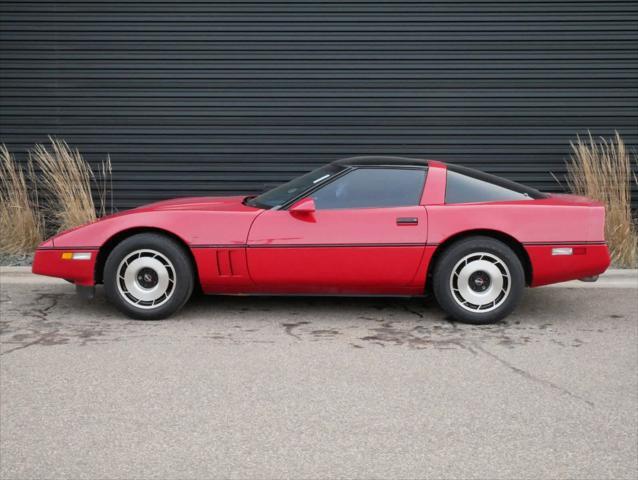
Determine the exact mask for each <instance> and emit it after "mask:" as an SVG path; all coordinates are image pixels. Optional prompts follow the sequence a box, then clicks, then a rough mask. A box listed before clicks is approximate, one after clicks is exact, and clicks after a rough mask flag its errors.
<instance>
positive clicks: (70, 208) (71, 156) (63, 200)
mask: <svg viewBox="0 0 638 480" xmlns="http://www.w3.org/2000/svg"><path fill="white" fill-rule="evenodd" d="M50 140H51V146H50V148H49V149H47V147H45V146H44V145H36V146H35V147H34V149H33V150H32V152H31V154H32V157H33V159H34V160H35V164H36V165H37V166H38V167H39V168H40V170H41V172H42V174H41V178H40V185H41V187H42V189H43V191H44V193H45V194H46V196H47V205H48V206H47V209H46V216H47V219H49V220H50V222H51V223H52V224H54V225H55V226H56V228H57V230H58V231H61V230H67V229H69V228H73V227H77V226H79V225H84V224H86V223H89V222H92V221H94V220H96V218H97V214H98V213H99V214H100V216H101V215H104V214H105V213H106V197H107V193H108V191H107V190H108V185H107V179H109V178H110V175H111V162H110V159H107V161H106V162H103V163H102V164H101V166H100V169H99V177H96V175H95V174H94V173H93V170H92V169H91V167H90V165H89V164H88V163H86V162H85V161H84V159H83V158H82V155H80V152H79V151H78V150H77V149H75V150H72V149H71V148H70V147H69V146H68V145H67V143H66V142H65V141H63V140H58V139H54V138H50ZM92 187H95V190H96V192H97V195H98V200H99V212H97V213H96V209H95V203H94V201H93V196H92V195H91V190H92Z"/></svg>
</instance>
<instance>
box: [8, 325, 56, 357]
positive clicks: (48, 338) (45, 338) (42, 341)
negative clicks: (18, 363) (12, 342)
mask: <svg viewBox="0 0 638 480" xmlns="http://www.w3.org/2000/svg"><path fill="white" fill-rule="evenodd" d="M57 334H58V331H57V330H55V331H53V332H47V333H45V334H43V335H40V337H38V338H37V339H36V340H34V341H32V342H28V343H23V344H21V345H18V346H17V347H14V348H10V349H9V350H6V351H4V352H2V353H0V356H4V355H8V354H10V353H13V352H17V351H18V350H23V349H25V348H28V347H32V346H34V345H55V344H58V343H63V342H56V341H54V340H53V339H52V337H55V335H57Z"/></svg>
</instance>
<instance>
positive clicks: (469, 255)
mask: <svg viewBox="0 0 638 480" xmlns="http://www.w3.org/2000/svg"><path fill="white" fill-rule="evenodd" d="M433 282H434V295H435V296H436V299H437V301H438V302H439V304H440V305H441V307H442V308H443V310H445V311H446V312H447V313H448V314H449V315H450V316H452V317H453V318H454V319H455V320H458V321H461V322H466V323H473V324H485V323H492V322H496V321H498V320H501V319H503V318H504V317H506V316H507V315H509V314H510V313H511V312H512V310H514V308H515V307H516V305H517V304H518V303H519V301H520V299H521V297H522V294H523V289H524V287H525V272H524V271H523V267H522V265H521V262H520V260H519V258H518V256H517V255H516V254H515V253H514V252H513V251H512V249H511V248H509V247H508V246H507V245H505V244H504V243H503V242H501V241H499V240H496V239H494V238H491V237H480V236H476V237H469V238H466V239H463V240H460V241H459V242H457V243H454V244H452V245H451V246H450V247H448V248H447V249H446V250H445V251H444V252H443V254H442V255H441V257H440V258H439V261H438V262H437V264H436V266H435V270H434V275H433Z"/></svg>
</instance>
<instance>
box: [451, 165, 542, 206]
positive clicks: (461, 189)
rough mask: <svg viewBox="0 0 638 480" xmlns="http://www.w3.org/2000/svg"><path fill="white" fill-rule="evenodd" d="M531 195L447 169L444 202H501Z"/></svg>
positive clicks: (527, 197)
mask: <svg viewBox="0 0 638 480" xmlns="http://www.w3.org/2000/svg"><path fill="white" fill-rule="evenodd" d="M530 198H531V197H530V196H528V195H526V194H524V193H521V192H517V191H515V190H511V189H509V188H506V187H502V186H500V185H496V184H494V183H490V182H487V181H485V180H480V179H478V178H473V177H469V176H467V175H463V174H462V173H458V172H454V171H451V170H449V169H448V171H447V184H446V188H445V203H477V202H499V201H500V202H502V201H510V200H529V199H530Z"/></svg>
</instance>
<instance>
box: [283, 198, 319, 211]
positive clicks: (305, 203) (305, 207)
mask: <svg viewBox="0 0 638 480" xmlns="http://www.w3.org/2000/svg"><path fill="white" fill-rule="evenodd" d="M315 210H317V208H316V207H315V201H314V200H313V199H312V197H306V198H302V199H301V200H299V201H298V202H297V203H295V204H294V205H293V206H292V207H290V210H289V211H290V213H298V214H299V213H301V214H309V213H315Z"/></svg>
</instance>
